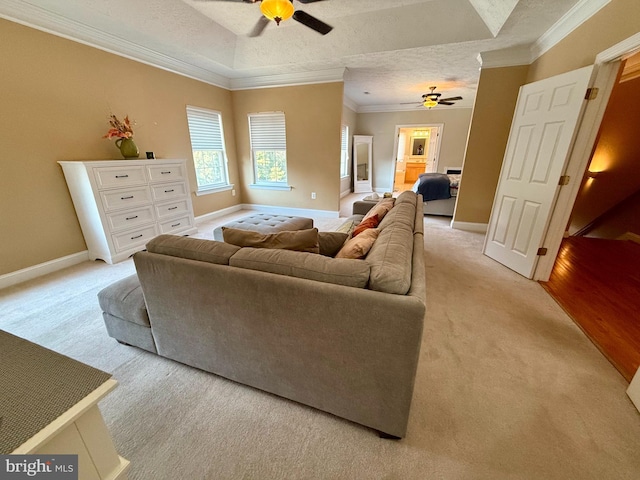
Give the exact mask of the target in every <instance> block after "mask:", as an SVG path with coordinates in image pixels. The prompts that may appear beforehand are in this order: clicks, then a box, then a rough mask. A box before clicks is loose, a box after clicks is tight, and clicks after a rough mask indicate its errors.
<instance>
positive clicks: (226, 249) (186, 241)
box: [147, 235, 240, 265]
mask: <svg viewBox="0 0 640 480" xmlns="http://www.w3.org/2000/svg"><path fill="white" fill-rule="evenodd" d="M239 249H240V247H236V246H235V245H229V244H228V243H223V242H218V241H215V240H205V239H203V238H193V237H182V236H180V235H158V236H157V237H156V238H154V239H153V240H151V241H150V242H149V243H147V251H149V252H151V253H160V254H163V255H171V256H173V257H181V258H188V259H190V260H200V261H201V262H208V263H217V264H219V265H229V258H230V257H231V255H233V254H234V253H236V252H237V251H238V250H239Z"/></svg>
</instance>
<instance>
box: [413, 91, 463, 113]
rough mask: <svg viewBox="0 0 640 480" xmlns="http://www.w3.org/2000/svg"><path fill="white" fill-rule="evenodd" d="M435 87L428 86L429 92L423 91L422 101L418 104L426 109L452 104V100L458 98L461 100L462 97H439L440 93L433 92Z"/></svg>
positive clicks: (454, 100)
mask: <svg viewBox="0 0 640 480" xmlns="http://www.w3.org/2000/svg"><path fill="white" fill-rule="evenodd" d="M435 89H436V87H429V90H431V92H430V93H425V94H424V95H422V101H421V102H420V105H419V106H423V107H425V108H428V109H432V108H433V107H435V106H436V105H453V104H454V102H456V101H458V100H462V97H449V98H440V97H441V96H442V94H441V93H436V92H435ZM410 103H413V102H408V103H404V104H402V105H409V104H410Z"/></svg>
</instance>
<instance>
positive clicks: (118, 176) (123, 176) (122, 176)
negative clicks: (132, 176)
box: [116, 175, 129, 178]
mask: <svg viewBox="0 0 640 480" xmlns="http://www.w3.org/2000/svg"><path fill="white" fill-rule="evenodd" d="M116 178H129V175H116Z"/></svg>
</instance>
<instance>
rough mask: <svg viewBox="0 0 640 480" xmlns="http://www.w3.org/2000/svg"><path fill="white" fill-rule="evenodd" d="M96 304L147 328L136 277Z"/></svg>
mask: <svg viewBox="0 0 640 480" xmlns="http://www.w3.org/2000/svg"><path fill="white" fill-rule="evenodd" d="M367 268H368V266H367ZM98 303H99V304H100V307H101V308H102V311H103V312H104V313H106V314H107V315H111V316H113V317H116V318H119V319H121V320H126V321H128V322H132V323H136V324H138V325H142V326H143V327H149V326H150V323H149V315H148V314H147V306H146V305H145V303H144V296H143V295H142V288H140V281H139V280H138V275H136V274H135V273H134V274H133V275H129V276H128V277H125V278H123V279H121V280H118V281H117V282H114V283H112V284H111V285H109V286H108V287H106V288H103V289H102V290H100V291H99V292H98Z"/></svg>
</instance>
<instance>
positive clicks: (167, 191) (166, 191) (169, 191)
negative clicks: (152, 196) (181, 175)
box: [164, 188, 174, 193]
mask: <svg viewBox="0 0 640 480" xmlns="http://www.w3.org/2000/svg"><path fill="white" fill-rule="evenodd" d="M173 191H174V189H173V188H172V189H171V190H165V191H164V193H171V192H173Z"/></svg>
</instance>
